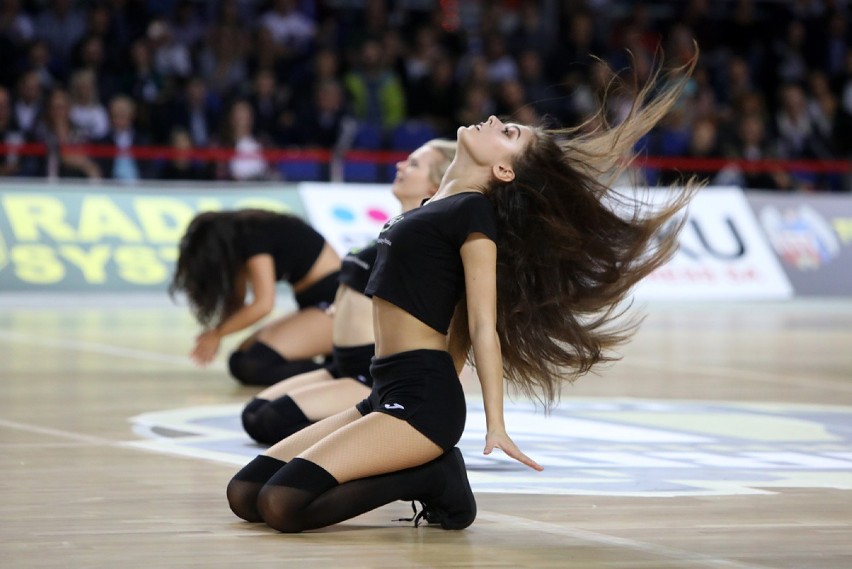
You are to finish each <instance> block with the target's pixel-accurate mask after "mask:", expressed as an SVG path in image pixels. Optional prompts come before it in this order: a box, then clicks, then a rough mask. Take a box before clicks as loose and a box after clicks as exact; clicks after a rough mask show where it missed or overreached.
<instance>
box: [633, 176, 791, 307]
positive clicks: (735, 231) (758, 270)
mask: <svg viewBox="0 0 852 569" xmlns="http://www.w3.org/2000/svg"><path fill="white" fill-rule="evenodd" d="M651 195H652V198H653V199H654V201H657V200H663V199H665V197H666V191H665V190H660V191H654V192H652V194H651ZM678 241H679V244H680V248H679V249H678V252H677V253H676V254H675V256H674V257H673V258H672V259H671V261H669V262H668V263H667V264H666V265H664V266H662V267H660V268H659V269H658V270H656V271H655V272H654V273H652V274H651V275H649V276H648V277H647V278H646V279H645V280H644V281H642V282H641V283H639V285H638V286H637V287H636V291H635V293H636V298H637V299H640V300H740V299H743V300H745V299H784V298H790V297H792V295H793V288H792V286H791V285H790V282H789V280H788V278H787V275H786V273H785V272H784V270H783V268H782V267H781V264H780V263H779V262H778V258H777V256H776V255H775V254H774V253H773V251H772V249H771V247H770V246H769V243H767V241H766V238H765V237H764V236H763V234H762V232H761V231H760V229H759V225H758V223H757V220H756V219H755V216H754V213H753V212H752V209H751V207H749V205H748V202H747V201H746V198H745V195H744V194H743V192H742V190H740V189H739V188H725V187H707V188H703V189H702V190H701V191H700V192H699V193H698V195H696V196H695V198H694V199H693V200H692V203H690V205H689V210H688V218H687V221H686V224H685V225H684V227H683V231H682V232H681V234H680V236H679V239H678Z"/></svg>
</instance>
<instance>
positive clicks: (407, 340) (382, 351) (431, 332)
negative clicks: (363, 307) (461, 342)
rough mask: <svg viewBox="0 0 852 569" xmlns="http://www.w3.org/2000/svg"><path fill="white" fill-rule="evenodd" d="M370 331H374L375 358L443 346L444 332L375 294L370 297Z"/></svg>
mask: <svg viewBox="0 0 852 569" xmlns="http://www.w3.org/2000/svg"><path fill="white" fill-rule="evenodd" d="M373 330H374V332H375V334H376V357H385V356H390V355H393V354H398V353H401V352H409V351H411V350H445V351H446V349H447V337H446V336H445V335H444V334H441V333H440V332H438V331H437V330H435V329H433V328H431V327H429V326H427V325H426V324H424V323H423V322H421V321H420V320H418V319H417V318H415V317H414V316H412V315H411V314H409V313H408V312H406V311H405V310H403V309H402V308H400V307H398V306H396V305H394V304H391V303H390V302H388V301H386V300H383V299H381V298H379V297H377V296H374V297H373Z"/></svg>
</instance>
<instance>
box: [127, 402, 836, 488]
mask: <svg viewBox="0 0 852 569" xmlns="http://www.w3.org/2000/svg"><path fill="white" fill-rule="evenodd" d="M241 410H242V409H241V407H240V406H239V405H220V406H207V407H192V408H187V409H178V410H173V411H163V412H155V413H147V414H144V415H140V416H137V417H134V418H132V419H131V422H132V423H133V424H134V430H135V431H136V432H137V433H138V434H140V435H142V436H143V437H145V440H141V441H136V442H131V443H127V444H129V445H131V446H135V447H144V448H148V449H152V450H159V451H162V452H170V453H179V454H183V455H189V456H196V457H199V458H205V459H211V460H217V461H222V462H227V463H231V464H234V465H235V466H242V465H244V464H245V463H247V462H248V461H249V460H251V458H253V457H254V456H255V455H257V454H259V453H260V452H261V451H262V450H263V447H261V446H258V445H256V444H255V443H254V442H253V441H251V440H250V439H249V438H248V436H247V435H246V434H245V433H244V432H243V430H242V427H241V425H240V412H241ZM505 415H506V425H507V428H508V430H509V435H510V436H511V437H512V439H513V440H514V441H515V443H517V445H518V446H519V447H520V448H521V450H523V452H524V453H526V454H527V455H528V456H530V457H532V458H533V459H534V460H536V461H537V462H538V463H539V464H541V465H542V466H544V471H543V472H535V471H533V470H531V469H529V468H527V467H525V466H523V465H521V464H519V463H517V462H515V461H514V460H512V459H510V458H509V457H507V456H505V455H504V454H503V453H502V452H501V451H500V450H495V451H494V452H493V453H492V454H491V455H490V456H484V455H483V454H482V448H483V446H484V440H485V415H484V412H483V409H482V404H481V402H479V401H473V400H470V401H468V421H467V428H466V429H465V433H464V435H463V437H462V440H461V441H460V442H459V445H458V446H459V448H461V450H462V452H463V454H464V458H465V461H466V463H467V467H468V474H469V477H470V481H471V486H472V487H473V489H474V491H476V492H507V493H533V494H588V495H602V496H640V497H641V496H647V497H651V496H702V495H730V494H765V493H772V492H773V489H774V488H841V489H852V407H835V406H820V405H794V404H782V403H734V402H727V401H677V400H659V401H657V400H654V401H652V400H638V399H620V400H603V399H582V400H570V401H569V400H566V401H563V402H562V404H561V405H560V406H559V408H557V409H555V410H554V411H553V412H552V413H551V414H550V415H549V416H544V414H543V413H542V412H541V410H536V409H535V407H534V406H533V405H532V404H527V403H511V402H507V404H506V410H505Z"/></svg>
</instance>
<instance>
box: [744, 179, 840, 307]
mask: <svg viewBox="0 0 852 569" xmlns="http://www.w3.org/2000/svg"><path fill="white" fill-rule="evenodd" d="M748 202H749V204H750V205H751V206H752V207H753V208H754V211H755V213H756V215H757V217H758V219H759V220H760V224H761V226H762V227H763V230H764V231H765V232H766V236H767V237H768V238H769V242H770V243H771V245H772V247H773V248H774V249H775V253H777V255H778V257H779V258H780V259H781V262H782V263H783V266H784V269H786V271H787V276H788V277H789V278H790V282H791V283H792V284H793V287H794V288H795V290H796V294H797V295H805V296H807V295H818V296H823V295H837V296H848V295H850V294H852V199H850V197H849V196H837V195H805V194H797V195H778V194H776V193H771V192H749V194H748Z"/></svg>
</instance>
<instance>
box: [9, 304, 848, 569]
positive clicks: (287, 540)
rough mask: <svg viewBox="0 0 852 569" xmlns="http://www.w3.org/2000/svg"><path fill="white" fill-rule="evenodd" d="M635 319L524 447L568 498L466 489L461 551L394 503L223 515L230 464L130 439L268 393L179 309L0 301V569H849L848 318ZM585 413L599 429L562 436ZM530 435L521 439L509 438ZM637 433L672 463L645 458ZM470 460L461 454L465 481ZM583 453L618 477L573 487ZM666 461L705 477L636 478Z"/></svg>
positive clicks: (796, 310) (844, 311)
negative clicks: (198, 346)
mask: <svg viewBox="0 0 852 569" xmlns="http://www.w3.org/2000/svg"><path fill="white" fill-rule="evenodd" d="M644 311H645V312H646V313H647V319H646V321H645V322H644V324H643V326H642V328H641V329H640V331H639V333H638V334H637V336H636V337H635V339H634V340H633V342H632V343H630V344H629V345H628V346H626V347H625V348H624V349H623V350H622V354H623V356H624V358H623V360H622V361H620V362H618V363H616V364H614V365H612V366H610V367H608V368H606V369H604V370H602V371H601V373H600V374H599V375H598V376H588V377H585V378H583V379H581V380H580V381H579V382H578V383H576V384H575V385H574V386H571V387H568V388H566V389H565V390H564V395H563V405H564V406H565V408H566V409H567V411H566V412H563V414H562V415H557V414H555V415H554V416H553V417H550V418H547V419H543V420H541V421H539V423H540V425H543V427H541V429H542V430H543V431H545V432H543V433H540V435H541V436H542V437H543V436H547V437H549V438H548V439H546V442H545V443H544V444H539V445H538V446H535V445H533V446H528V445H527V446H525V445H524V443H523V441H521V442H519V444H520V445H521V446H522V448H524V450H525V451H527V452H528V453H529V454H530V455H532V456H533V457H534V458H539V459H542V460H543V461H544V462H545V463H546V464H545V466H546V470H545V474H546V473H547V472H548V470H553V469H556V471H557V472H564V473H567V474H565V475H564V477H563V478H561V479H560V478H558V477H557V478H553V477H551V478H549V479H547V480H548V482H547V484H542V485H541V486H537V480H538V479H536V478H535V473H532V471H530V472H529V475H528V476H527V474H526V473H520V474H518V473H517V469H513V467H512V466H511V465H506V466H505V470H506V472H507V473H509V474H512V473H514V474H513V475H516V476H521V479H522V480H523V484H522V485H521V486H518V488H520V490H519V491H517V492H515V491H512V488H511V487H509V488H508V490H507V489H506V488H503V489H502V490H501V487H500V484H501V482H500V480H501V473H500V472H499V469H498V471H493V472H491V473H490V474H487V475H484V474H482V473H477V472H475V471H474V470H475V469H474V468H471V471H472V477H471V479H472V481H473V482H474V490H475V491H476V493H477V500H478V503H479V517H478V519H477V521H476V523H474V525H473V526H471V527H470V528H469V529H468V530H466V531H462V532H446V531H443V530H440V529H436V528H434V527H424V526H421V527H420V528H417V529H415V528H413V527H411V526H410V524H407V523H400V522H394V521H391V520H392V519H394V518H398V517H402V516H406V515H408V514H409V512H410V507H409V506H408V505H407V504H405V503H402V502H398V503H395V504H391V505H388V506H385V507H384V508H381V509H379V510H377V511H374V512H370V513H368V514H366V515H364V516H361V517H359V518H356V519H354V520H352V521H350V522H347V523H344V524H340V525H338V526H335V527H332V528H328V529H325V530H321V531H315V532H309V533H305V534H301V535H283V534H278V533H276V532H274V531H272V530H270V529H269V528H267V527H265V526H262V525H257V524H246V523H243V522H241V521H239V520H238V519H236V518H235V517H234V516H233V515H232V514H231V512H230V511H229V510H228V507H227V504H226V502H225V499H224V489H225V485H226V484H227V482H228V480H229V479H230V477H231V476H232V475H233V473H234V472H235V471H236V470H237V468H238V467H237V466H236V465H235V464H233V463H228V462H227V461H221V460H216V459H215V457H214V458H210V456H206V457H205V456H203V455H202V456H200V457H199V456H191V455H186V454H174V453H167V452H160V451H158V450H157V448H156V446H145V445H144V444H143V445H139V444H137V443H139V442H140V441H141V439H142V438H143V437H142V435H140V434H139V431H138V429H137V430H134V426H133V423H132V422H131V419H132V418H134V417H139V416H143V415H145V414H151V413H154V414H156V413H158V412H161V411H168V410H176V409H177V410H187V409H188V410H192V409H196V408H198V409H208V408H210V409H221V408H227V409H232V410H238V409H239V405H240V404H242V403H244V402H245V401H246V400H247V399H248V398H249V397H250V396H251V395H252V394H253V393H254V392H255V390H253V389H249V388H243V387H239V386H237V384H236V383H234V382H233V381H231V380H230V379H229V378H228V377H227V375H226V373H225V367H224V364H223V363H222V362H221V361H220V362H219V363H218V364H217V365H215V366H214V367H213V368H211V369H206V370H199V369H196V368H194V367H193V366H192V365H190V363H189V362H188V360H187V359H186V357H185V354H186V353H187V352H188V350H189V348H190V345H191V340H192V338H193V336H194V334H195V328H194V326H193V324H192V322H191V321H190V319H189V316H188V314H187V313H186V311H185V309H183V308H181V307H175V306H173V305H171V304H169V303H168V302H167V301H164V300H163V299H162V298H160V297H157V298H153V297H144V296H127V297H122V296H114V297H104V296H99V297H75V296H55V297H49V298H48V297H44V296H28V295H23V294H19V295H13V294H4V295H3V296H2V297H0V376H2V379H0V465H2V471H0V472H2V476H0V489H2V494H0V528H2V529H0V567H8V568H19V567H37V568H54V567H55V568H116V567H122V568H124V567H205V568H208V567H248V568H259V567H324V568H331V567H347V568H360V567H381V568H385V567H387V568H390V567H567V568H601V569H616V568H618V569H624V568H640V569H666V568H727V569H759V568H768V567H772V568H808V569H818V568H834V569H840V568H850V567H852V302H849V301H829V300H819V301H817V300H814V301H795V302H793V301H791V302H778V303H776V302H768V303H751V302H743V303H651V304H647V305H645V307H644ZM231 345H233V344H229V345H228V346H226V347H230V346H231ZM220 359H221V358H220ZM465 385H466V389H467V390H468V391H469V392H470V401H471V402H475V401H476V386H475V383H472V382H471V380H470V378H466V380H465ZM521 403H523V402H521ZM222 406H225V407H222ZM574 410H577V411H576V412H577V413H579V414H581V415H582V416H583V417H584V418H585V419H584V420H586V423H580V422H575V423H571V420H572V417H571V414H572V413H574ZM234 412H235V413H236V411H234ZM518 416H522V415H518ZM590 417H592V418H594V421H591V422H590V421H589V418H590ZM538 418H539V419H541V417H540V415H539V416H538ZM510 419H511V417H510ZM551 420H552V421H553V423H549V422H548V421H551ZM767 421H768V422H767ZM539 423H537V424H539ZM581 424H586V425H587V426H588V425H597V426H592V427H590V429H591V430H589V431H588V433H590V434H588V433H587V434H588V436H587V440H580V439H579V438H578V437H577V436H576V433H572V432H570V431H569V432H560V425H581ZM548 425H553V427H552V428H550V427H548ZM615 427H618V429H620V430H617V431H610V430H608V429H611V428H615ZM530 428H532V427H530ZM536 428H538V427H536ZM525 429H527V426H526V425H521V424H517V422H516V423H515V424H513V423H512V421H511V420H510V424H509V431H510V434H511V433H513V432H523V431H524V430H525ZM596 429H597V430H596ZM154 430H156V429H154ZM160 431H161V432H163V433H165V434H166V436H167V435H168V426H165V427H163V428H162V429H160ZM547 431H549V432H547ZM607 433H616V434H615V435H612V436H609V435H607ZM633 433H645V434H648V433H656V434H657V435H658V434H660V433H662V434H664V435H665V436H669V435H672V433H674V435H677V436H675V437H674V439H670V440H669V441H670V442H671V441H672V440H680V441H681V442H680V444H679V445H678V444H674V443H671V444H668V446H666V444H663V445H662V446H660V447H655V446H653V445H654V443H653V440H654V439H653V436H650V438H645V439H642V441H644V442H641V444H639V445H638V446H636V445H634V444H632V443H631V440H628V439H631V437H633ZM674 435H672V436H674ZM584 436H586V435H584ZM643 436H644V435H643ZM654 436H656V435H654ZM588 437H591V439H588ZM624 437H626V439H624V440H622V439H623V438H624ZM677 437H681V438H680V439H678V438H677ZM684 437H685V438H684ZM690 437H692V438H690ZM475 438H476V437H474V439H475ZM640 438H641V437H640ZM516 440H517V439H516ZM529 440H531V441H535V440H538V439H535V437H531V438H530V439H529ZM649 441H650V442H649ZM684 441H686V442H684ZM689 441H699V442H692V443H690V442H689ZM701 441H703V442H701ZM708 441H709V442H708ZM633 442H635V441H633ZM478 444H479V443H476V442H475V440H474V443H473V445H474V446H469V447H466V448H465V449H464V452H465V457H466V458H467V459H468V461H469V466H470V465H471V464H475V463H476V457H475V456H474V455H476V454H477V452H475V450H474V451H471V450H470V449H471V448H473V449H476V448H478V447H477V446H476V445H478ZM536 444H538V443H536ZM575 444H576V445H578V446H577V447H576V448H581V449H583V451H584V453H585V455H584V456H586V458H587V459H588V457H589V456H593V455H594V456H597V459H595V460H603V461H605V460H609V461H610V462H608V463H604V462H597V463H595V462H593V461H592V462H589V463H587V464H585V465H584V466H575V467H572V466H571V464H572V463H571V460H576V461H580V460H581V458H582V457H579V455H576V456H575V455H572V452H573V449H575ZM699 447H700V448H699ZM693 449H695V450H700V452H696V453H692V454H690V451H691V450H693ZM596 450H606V451H607V453H608V454H607V455H606V456H607V457H609V458H608V459H604V458H601V457H602V456H604V455H603V454H600V455H595V452H594V451H596ZM666 452H668V453H669V454H668V455H666V456H668V457H669V458H671V457H673V456H674V454H672V453H679V454H678V457H679V458H678V460H679V461H680V463H679V466H680V467H683V466H684V464H683V461H686V462H689V460H692V462H691V463H690V464H687V465H686V466H687V467H686V468H680V470H678V468H674V469H669V470H666V469H665V468H646V469H644V470H643V468H644V466H647V465H644V463H642V460H644V459H648V458H649V456H650V455H653V456H654V457H655V458H656V459H659V460H660V461H662V458H663V456H664V455H665V453H666ZM553 453H556V454H553ZM560 453H561V454H560ZM646 453H647V455H646ZM557 455H558V456H557ZM553 456H557V458H558V457H562V458H561V459H559V460H557V459H553V460H550V459H551V458H552V457H553ZM615 456H618V457H620V458H619V459H617V460H616V459H615V458H613V457H615ZM689 457H692V458H689ZM708 457H710V458H708ZM544 459H548V460H549V462H548V461H547V460H544ZM560 460H561V461H562V462H560ZM589 460H592V459H589ZM619 460H620V461H621V462H618V461H619ZM633 460H636V461H638V462H636V463H634V462H631V461H633ZM714 460H716V461H717V462H716V463H714V462H713V461H714ZM750 461H751V462H750ZM663 462H665V461H663ZM663 462H661V463H660V464H662V463H663ZM504 464H505V463H504ZM589 464H597V465H598V466H597V467H594V466H589ZM560 465H561V466H560ZM565 465H568V466H567V467H566V466H565ZM559 468H562V471H560V470H559ZM510 471H511V472H510ZM711 471H712V472H711ZM673 473H674V474H673ZM684 473H686V474H684ZM509 474H507V476H509ZM710 474H712V477H711V476H710ZM560 476H562V475H560ZM702 478H703V481H702ZM507 479H508V478H507ZM542 480H543V479H542ZM590 481H591V482H590ZM602 481H603V483H601V482H602ZM613 481H616V482H617V484H616V486H617V488H618V490H617V491H609V490H607V484H606V483H611V482H613ZM661 488H662V489H664V490H665V491H662V492H661V491H659V490H660V489H661ZM486 490H497V491H486Z"/></svg>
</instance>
